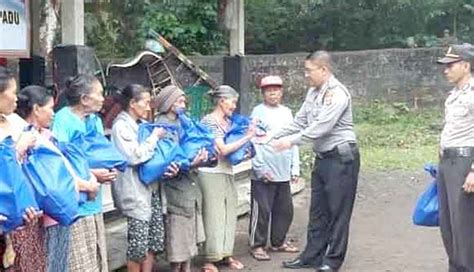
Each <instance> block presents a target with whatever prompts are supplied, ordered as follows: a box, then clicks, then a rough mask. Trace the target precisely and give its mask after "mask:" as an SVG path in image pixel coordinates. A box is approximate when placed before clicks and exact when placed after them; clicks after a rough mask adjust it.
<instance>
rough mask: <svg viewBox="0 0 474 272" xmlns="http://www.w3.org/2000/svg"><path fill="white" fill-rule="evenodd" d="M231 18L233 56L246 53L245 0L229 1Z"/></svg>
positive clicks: (231, 53) (230, 50)
mask: <svg viewBox="0 0 474 272" xmlns="http://www.w3.org/2000/svg"><path fill="white" fill-rule="evenodd" d="M229 5H230V6H231V7H230V10H231V11H230V12H231V14H232V15H231V16H230V18H231V20H232V22H231V23H230V25H231V26H232V27H230V48H229V53H230V55H231V56H235V55H244V54H245V21H244V18H245V15H244V0H233V1H230V2H229Z"/></svg>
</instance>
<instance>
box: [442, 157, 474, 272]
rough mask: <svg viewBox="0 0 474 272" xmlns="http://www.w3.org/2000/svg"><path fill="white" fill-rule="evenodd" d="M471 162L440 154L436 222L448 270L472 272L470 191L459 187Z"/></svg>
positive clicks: (473, 225) (473, 243)
mask: <svg viewBox="0 0 474 272" xmlns="http://www.w3.org/2000/svg"><path fill="white" fill-rule="evenodd" d="M472 161H473V158H471V157H451V158H450V157H443V158H441V161H440V165H439V174H438V183H437V184H438V199H439V217H440V218H439V219H440V222H439V223H440V229H441V237H442V238H443V243H444V247H445V249H446V253H447V254H448V258H449V272H473V271H474V194H473V193H470V194H468V193H466V192H464V190H463V189H462V185H463V184H464V182H465V180H466V177H467V175H468V173H469V171H470V169H471V162H472Z"/></svg>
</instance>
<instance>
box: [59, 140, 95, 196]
mask: <svg viewBox="0 0 474 272" xmlns="http://www.w3.org/2000/svg"><path fill="white" fill-rule="evenodd" d="M53 142H54V144H55V145H56V147H58V149H59V150H60V151H61V153H62V154H63V156H64V157H65V158H66V159H67V160H68V162H69V163H70V164H71V167H72V168H73V170H74V172H75V173H76V175H77V176H78V177H80V178H81V179H83V180H84V181H88V180H90V178H91V171H90V168H89V164H88V162H87V158H86V154H84V152H83V151H82V150H81V148H79V147H78V146H77V145H75V144H74V143H70V142H59V141H56V140H54V141H53ZM87 198H88V196H87V193H86V192H79V205H80V204H83V203H85V202H86V201H87Z"/></svg>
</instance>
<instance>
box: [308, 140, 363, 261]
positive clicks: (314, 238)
mask: <svg viewBox="0 0 474 272" xmlns="http://www.w3.org/2000/svg"><path fill="white" fill-rule="evenodd" d="M359 167H360V157H359V152H358V150H357V147H353V148H352V155H347V154H346V155H344V156H341V155H339V154H338V153H333V154H332V155H331V156H328V157H324V158H318V157H316V159H315V165H314V168H313V172H312V176H311V206H310V210H309V223H308V233H307V242H306V247H305V249H304V251H303V252H302V253H301V255H300V259H301V260H302V262H304V263H307V264H312V265H314V266H320V265H329V266H330V267H331V268H336V269H337V268H339V267H340V266H341V265H342V263H343V261H344V258H345V255H346V251H347V245H348V241H349V223H350V219H351V215H352V208H353V206H354V200H355V196H356V191H357V181H358V175H359Z"/></svg>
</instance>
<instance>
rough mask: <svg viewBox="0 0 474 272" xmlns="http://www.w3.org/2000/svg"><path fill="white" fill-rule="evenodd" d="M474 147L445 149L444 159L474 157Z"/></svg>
mask: <svg viewBox="0 0 474 272" xmlns="http://www.w3.org/2000/svg"><path fill="white" fill-rule="evenodd" d="M473 156H474V147H472V146H466V147H448V148H445V149H443V158H454V157H473Z"/></svg>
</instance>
